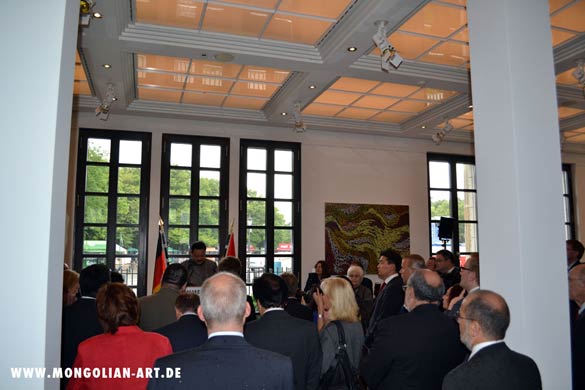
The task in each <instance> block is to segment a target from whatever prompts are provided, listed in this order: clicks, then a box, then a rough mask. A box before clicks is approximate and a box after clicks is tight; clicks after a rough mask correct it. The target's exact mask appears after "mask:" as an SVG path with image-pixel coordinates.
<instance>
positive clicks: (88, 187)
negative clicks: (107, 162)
mask: <svg viewBox="0 0 585 390" xmlns="http://www.w3.org/2000/svg"><path fill="white" fill-rule="evenodd" d="M109 180H110V167H102V166H96V165H88V166H87V170H86V172H85V191H87V192H108V182H109Z"/></svg>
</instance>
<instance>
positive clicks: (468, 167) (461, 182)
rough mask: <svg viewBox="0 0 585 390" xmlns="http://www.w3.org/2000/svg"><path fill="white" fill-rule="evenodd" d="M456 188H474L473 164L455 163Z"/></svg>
mask: <svg viewBox="0 0 585 390" xmlns="http://www.w3.org/2000/svg"><path fill="white" fill-rule="evenodd" d="M456 168H457V188H458V189H460V190H475V165H472V164H457V167H456Z"/></svg>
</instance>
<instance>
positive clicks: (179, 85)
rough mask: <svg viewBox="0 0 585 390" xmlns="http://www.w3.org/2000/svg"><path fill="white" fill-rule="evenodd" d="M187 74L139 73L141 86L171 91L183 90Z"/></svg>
mask: <svg viewBox="0 0 585 390" xmlns="http://www.w3.org/2000/svg"><path fill="white" fill-rule="evenodd" d="M186 77H187V76H186V75H185V74H175V73H155V72H138V80H137V81H138V85H139V86H145V85H148V86H153V87H162V88H171V89H183V85H184V84H185V78H186Z"/></svg>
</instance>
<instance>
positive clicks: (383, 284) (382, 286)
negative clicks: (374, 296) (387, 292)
mask: <svg viewBox="0 0 585 390" xmlns="http://www.w3.org/2000/svg"><path fill="white" fill-rule="evenodd" d="M384 287H386V282H384V283H382V285H381V286H380V291H379V292H378V294H380V293H381V292H382V290H384Z"/></svg>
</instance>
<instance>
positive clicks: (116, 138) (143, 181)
mask: <svg viewBox="0 0 585 390" xmlns="http://www.w3.org/2000/svg"><path fill="white" fill-rule="evenodd" d="M89 138H101V139H109V140H110V141H111V150H110V162H109V163H98V162H88V161H87V144H88V139H89ZM121 140H123V141H141V142H142V163H141V164H140V193H139V195H138V198H139V202H140V207H139V216H138V232H139V238H138V240H139V245H138V246H139V247H138V254H137V255H132V256H119V255H118V257H133V258H136V260H137V267H138V275H137V280H136V281H137V284H136V291H137V293H138V295H139V296H141V295H144V294H146V275H147V267H146V265H147V259H148V208H149V194H150V164H151V142H152V135H151V133H146V132H134V131H119V130H96V129H87V128H80V129H79V140H78V156H77V175H76V187H75V225H74V226H75V227H74V248H73V267H74V269H75V270H77V271H78V272H80V271H81V269H82V267H83V258H84V257H92V258H96V257H97V258H104V259H105V263H106V265H107V267H108V268H110V269H111V270H114V269H115V259H116V257H117V256H116V227H128V226H131V227H134V226H136V224H117V223H116V216H117V198H118V196H119V195H124V194H120V193H118V192H117V186H118V170H117V169H114V168H119V167H126V166H127V167H136V165H135V164H121V163H119V162H118V157H119V144H120V141H121ZM88 166H108V167H109V168H110V169H109V173H110V175H109V183H108V192H107V193H96V195H101V196H103V195H104V194H107V197H108V219H107V222H106V223H105V224H103V223H84V217H85V195H90V196H91V195H92V194H94V193H93V192H90V191H85V184H86V175H85V174H86V168H87V167H88ZM127 225H128V226H127ZM84 226H95V227H106V228H107V231H108V233H107V238H106V253H105V254H104V255H103V256H100V255H86V256H84V254H83V242H84V239H83V234H84Z"/></svg>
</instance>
